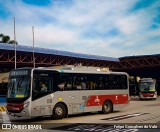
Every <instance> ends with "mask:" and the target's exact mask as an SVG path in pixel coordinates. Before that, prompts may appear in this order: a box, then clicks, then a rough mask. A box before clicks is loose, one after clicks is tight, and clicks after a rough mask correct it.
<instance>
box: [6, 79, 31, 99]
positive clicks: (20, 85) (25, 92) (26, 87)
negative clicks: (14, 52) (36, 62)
mask: <svg viewBox="0 0 160 132" xmlns="http://www.w3.org/2000/svg"><path fill="white" fill-rule="evenodd" d="M29 82H30V78H29V77H28V76H15V77H14V76H13V77H10V78H9V80H8V94H7V97H8V98H25V97H29V96H30V83H29Z"/></svg>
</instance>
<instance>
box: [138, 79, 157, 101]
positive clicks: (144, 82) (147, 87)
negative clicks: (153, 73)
mask: <svg viewBox="0 0 160 132" xmlns="http://www.w3.org/2000/svg"><path fill="white" fill-rule="evenodd" d="M156 86H157V85H156V80H155V79H152V78H142V79H140V80H139V99H140V100H142V99H154V100H156V98H157V89H156Z"/></svg>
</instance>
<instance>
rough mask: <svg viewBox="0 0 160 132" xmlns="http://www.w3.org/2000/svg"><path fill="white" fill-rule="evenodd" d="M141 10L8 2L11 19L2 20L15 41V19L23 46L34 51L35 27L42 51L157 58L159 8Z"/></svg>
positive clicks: (82, 2) (125, 4) (131, 4)
mask: <svg viewBox="0 0 160 132" xmlns="http://www.w3.org/2000/svg"><path fill="white" fill-rule="evenodd" d="M0 4H3V3H2V2H1V3H0ZM138 4H141V3H139V0H130V1H128V0H123V1H119V0H112V1H106V0H101V1H99V0H92V1H91V0H79V1H77V0H73V1H67V2H66V1H61V2H59V1H51V2H50V4H47V5H44V6H42V4H39V5H40V6H39V5H36V4H33V3H32V4H28V3H24V2H23V1H20V0H14V1H11V0H7V1H6V3H5V4H3V7H5V9H6V10H7V12H9V15H8V17H5V18H4V19H2V17H0V25H3V26H2V28H1V32H3V33H5V34H8V35H10V36H11V37H13V16H15V17H16V36H17V41H18V42H19V44H20V45H32V26H34V27H35V45H36V46H37V47H43V48H51V49H58V50H66V51H72V52H79V53H87V54H96V55H104V56H111V57H119V56H128V55H133V54H134V55H136V54H150V53H151V50H152V53H158V52H159V51H157V49H156V48H159V46H157V44H158V42H160V39H156V40H155V37H156V36H158V35H159V32H158V30H159V28H160V23H159V22H158V20H159V19H158V18H159V17H158V13H159V12H158V8H160V6H159V5H160V2H159V1H157V2H151V3H148V4H147V6H138ZM13 7H14V8H13ZM136 7H139V8H136ZM153 27H154V28H153ZM153 40H155V41H153ZM139 47H141V48H142V47H143V50H142V49H140V48H139ZM155 47H156V48H155Z"/></svg>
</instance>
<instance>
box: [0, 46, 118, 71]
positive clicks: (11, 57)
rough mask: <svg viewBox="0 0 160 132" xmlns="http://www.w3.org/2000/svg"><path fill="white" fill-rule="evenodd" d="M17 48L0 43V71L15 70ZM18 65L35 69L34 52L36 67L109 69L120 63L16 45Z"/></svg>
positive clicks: (113, 60)
mask: <svg viewBox="0 0 160 132" xmlns="http://www.w3.org/2000/svg"><path fill="white" fill-rule="evenodd" d="M14 51H15V46H14V45H13V44H6V43H0V64H1V65H0V71H4V68H5V69H7V70H11V69H14V62H15V52H14ZM16 52H17V54H16V64H17V68H20V67H33V52H34V53H35V56H34V58H35V64H36V67H49V66H55V65H77V64H81V65H83V66H96V67H109V65H110V64H111V63H117V62H119V59H118V58H113V57H106V56H98V55H89V54H82V53H74V52H69V51H61V50H55V49H47V48H40V47H35V48H33V47H32V46H24V45H16Z"/></svg>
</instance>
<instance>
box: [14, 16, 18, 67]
mask: <svg viewBox="0 0 160 132" xmlns="http://www.w3.org/2000/svg"><path fill="white" fill-rule="evenodd" d="M13 21H14V56H15V57H14V59H15V60H14V62H15V69H16V68H17V65H16V64H17V62H16V61H17V57H16V56H17V54H16V28H15V17H13Z"/></svg>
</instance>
